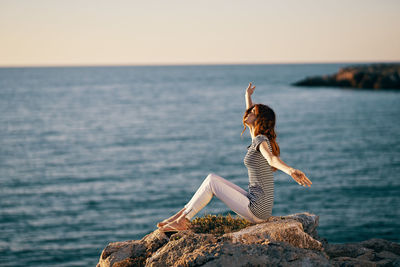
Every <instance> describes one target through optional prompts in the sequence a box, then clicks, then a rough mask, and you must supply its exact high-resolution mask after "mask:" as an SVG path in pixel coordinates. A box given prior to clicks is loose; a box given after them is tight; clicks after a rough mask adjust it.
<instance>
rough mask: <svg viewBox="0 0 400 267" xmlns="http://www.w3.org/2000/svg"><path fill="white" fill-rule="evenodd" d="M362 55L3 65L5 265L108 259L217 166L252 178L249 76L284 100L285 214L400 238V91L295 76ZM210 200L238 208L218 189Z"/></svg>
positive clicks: (281, 207)
mask: <svg viewBox="0 0 400 267" xmlns="http://www.w3.org/2000/svg"><path fill="white" fill-rule="evenodd" d="M348 65H351V64H350V63H335V64H255V65H251V64H250V65H246V64H244V65H175V66H165V65H164V66H89V67H83V66H81V67H13V68H4V67H3V68H0V265H1V266H95V265H96V263H97V262H98V260H99V257H100V254H101V252H102V250H103V249H104V248H105V247H106V246H107V244H109V243H110V242H116V241H126V240H132V239H141V238H142V237H144V236H145V235H146V234H148V233H150V232H152V231H154V230H155V229H157V227H156V224H157V222H159V221H161V220H163V219H165V218H167V217H169V216H171V215H173V214H174V213H175V212H177V211H178V210H179V209H181V208H182V207H183V206H184V205H185V204H186V203H187V202H188V201H189V200H190V198H191V197H192V195H193V194H194V193H195V191H196V189H197V188H198V187H199V186H200V184H201V183H202V181H203V180H204V179H205V177H206V176H207V175H208V174H209V173H215V174H217V175H219V176H222V177H224V178H226V179H228V180H230V181H232V182H234V183H236V184H237V185H239V186H241V187H243V188H244V189H247V186H248V174H247V169H246V167H245V166H244V164H243V158H244V156H245V154H246V152H247V146H248V145H249V144H250V143H251V137H250V135H249V132H248V130H246V132H245V133H244V134H243V136H241V135H240V134H241V132H242V130H243V123H242V117H243V113H244V110H245V89H246V87H247V86H248V83H249V82H253V84H254V85H256V89H255V92H254V94H253V101H254V102H255V103H263V104H266V105H268V106H270V107H271V108H272V109H273V110H274V111H275V114H276V133H277V136H278V137H277V142H278V144H279V146H280V150H281V155H280V158H281V159H282V160H283V161H284V162H285V163H286V164H288V165H290V166H292V167H293V168H296V169H299V170H301V171H303V172H304V173H305V174H306V176H307V177H308V178H309V179H310V180H311V182H312V185H311V187H303V186H300V185H299V184H297V182H295V181H294V180H293V178H292V177H290V176H289V175H287V174H285V173H284V172H282V171H277V172H274V186H275V187H274V188H275V192H274V206H273V212H272V215H273V216H285V215H290V214H295V213H302V212H309V213H312V214H315V215H318V216H319V227H318V228H317V229H318V234H319V235H320V236H321V237H324V238H326V239H327V240H328V242H329V243H348V242H359V241H363V240H367V239H370V238H383V239H387V240H389V241H394V242H400V234H399V229H400V92H399V91H395V90H360V89H350V88H335V87H330V88H328V87H295V86H292V85H291V84H292V83H294V82H296V81H298V80H300V79H303V78H305V77H308V76H314V75H324V74H332V73H335V72H336V71H338V69H339V68H341V67H344V66H348ZM205 214H216V215H217V214H221V215H227V214H232V215H234V213H233V212H231V211H230V210H229V208H228V207H227V206H225V204H224V203H223V202H221V201H220V200H218V199H217V198H213V199H212V201H211V202H210V203H209V204H208V206H206V207H205V208H204V209H203V210H201V211H200V212H199V213H198V214H197V216H204V215H205Z"/></svg>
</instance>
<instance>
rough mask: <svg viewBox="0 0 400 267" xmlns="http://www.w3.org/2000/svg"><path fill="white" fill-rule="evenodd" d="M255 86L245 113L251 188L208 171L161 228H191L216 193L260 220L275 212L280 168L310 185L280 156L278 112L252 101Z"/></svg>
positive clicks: (240, 211)
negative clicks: (194, 217)
mask: <svg viewBox="0 0 400 267" xmlns="http://www.w3.org/2000/svg"><path fill="white" fill-rule="evenodd" d="M255 88H256V87H255V86H252V83H249V86H248V87H247V89H246V95H245V98H246V112H245V113H244V116H243V125H244V129H243V131H242V134H243V132H244V131H245V130H246V127H249V129H250V134H251V138H252V144H251V145H250V146H249V147H248V151H247V154H246V156H245V158H244V164H245V166H246V167H247V169H248V174H249V191H248V192H246V191H245V190H244V189H242V188H241V187H239V186H237V185H235V184H233V183H231V182H229V181H228V180H225V179H224V178H222V177H220V176H218V175H216V174H213V173H211V174H209V175H208V176H207V177H206V179H205V180H204V181H203V183H202V185H201V186H200V187H199V189H198V190H197V192H196V193H195V194H194V196H193V197H192V199H191V200H190V201H189V202H188V203H187V204H186V205H185V207H184V208H183V209H181V210H180V211H179V212H178V213H176V214H175V215H173V216H172V217H170V218H168V219H166V220H164V221H162V222H160V223H158V224H157V226H158V227H159V229H160V231H164V232H170V231H180V230H186V229H188V228H189V227H190V219H191V218H193V216H194V215H196V213H198V212H199V211H200V210H201V209H202V208H204V207H205V206H206V205H207V204H208V203H209V202H210V200H211V199H212V197H213V196H214V195H215V196H216V197H218V198H219V199H220V200H222V201H223V202H224V203H225V204H226V205H227V206H228V207H229V208H231V209H232V210H233V211H234V212H236V213H237V214H238V215H240V216H241V217H243V218H245V219H246V220H248V221H250V222H252V223H260V222H263V221H265V220H266V219H268V217H270V216H271V214H272V206H273V201H274V179H273V174H272V172H273V171H276V170H277V169H279V170H281V171H283V172H285V173H287V174H288V175H290V176H291V177H292V178H293V179H294V180H295V181H296V182H297V183H299V184H300V185H302V186H305V187H306V186H309V187H310V186H311V184H312V183H311V181H310V180H309V179H308V178H307V177H306V176H305V174H304V173H303V172H302V171H300V170H297V169H294V168H292V167H290V166H289V165H287V164H285V163H284V162H283V161H282V160H281V159H280V158H279V154H280V151H279V146H278V144H277V142H276V134H275V129H274V128H275V113H274V111H273V110H272V109H271V108H270V107H268V106H266V105H262V104H255V105H253V102H252V101H251V95H252V94H253V92H254V89H255Z"/></svg>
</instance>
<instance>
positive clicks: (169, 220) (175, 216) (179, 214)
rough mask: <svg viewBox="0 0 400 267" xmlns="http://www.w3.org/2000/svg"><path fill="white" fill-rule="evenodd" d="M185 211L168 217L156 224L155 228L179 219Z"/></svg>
mask: <svg viewBox="0 0 400 267" xmlns="http://www.w3.org/2000/svg"><path fill="white" fill-rule="evenodd" d="M184 210H185V208H183V209H181V210H180V211H179V212H178V213H176V214H175V215H173V216H171V217H169V218H168V219H165V220H164V221H162V222H159V223H157V227H158V228H160V227H163V226H164V225H167V224H169V223H170V222H173V221H175V220H176V219H177V218H179V217H180V216H181V215H182V212H183V211H184Z"/></svg>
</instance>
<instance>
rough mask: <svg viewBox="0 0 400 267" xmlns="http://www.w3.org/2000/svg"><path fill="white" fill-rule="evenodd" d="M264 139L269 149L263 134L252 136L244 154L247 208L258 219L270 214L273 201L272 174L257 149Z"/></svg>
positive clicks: (265, 217)
mask: <svg viewBox="0 0 400 267" xmlns="http://www.w3.org/2000/svg"><path fill="white" fill-rule="evenodd" d="M263 141H266V142H267V144H268V147H269V149H270V151H272V147H271V144H270V143H269V140H268V138H267V137H266V136H265V135H257V136H256V137H254V138H253V140H252V144H251V146H250V147H249V149H248V151H247V154H246V156H245V157H244V165H245V166H246V167H247V170H248V174H249V196H248V197H249V199H250V204H249V208H250V210H251V212H252V213H253V214H254V215H255V216H257V217H258V218H260V219H267V218H268V217H269V216H271V213H272V206H273V202H274V176H273V173H272V169H271V166H270V165H269V163H268V161H267V160H266V159H265V158H264V157H263V155H262V154H261V152H260V151H259V145H260V144H261V143H262V142H263Z"/></svg>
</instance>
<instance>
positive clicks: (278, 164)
mask: <svg viewBox="0 0 400 267" xmlns="http://www.w3.org/2000/svg"><path fill="white" fill-rule="evenodd" d="M260 152H261V154H262V155H263V156H264V158H265V159H266V160H267V161H268V163H269V165H271V166H272V167H274V168H277V169H279V170H281V171H283V172H284V173H286V174H288V175H290V176H292V178H293V179H294V180H295V181H296V182H297V183H298V184H300V185H302V186H307V185H308V186H309V187H310V186H311V184H312V182H311V181H310V180H309V179H308V178H307V176H306V175H305V174H304V173H303V172H302V171H300V170H297V169H294V168H292V167H290V166H289V165H287V164H286V163H285V162H283V160H281V159H280V158H279V157H277V156H275V155H274V154H272V152H271V151H270V150H269V147H268V144H267V142H266V141H264V142H262V143H261V144H260Z"/></svg>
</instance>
